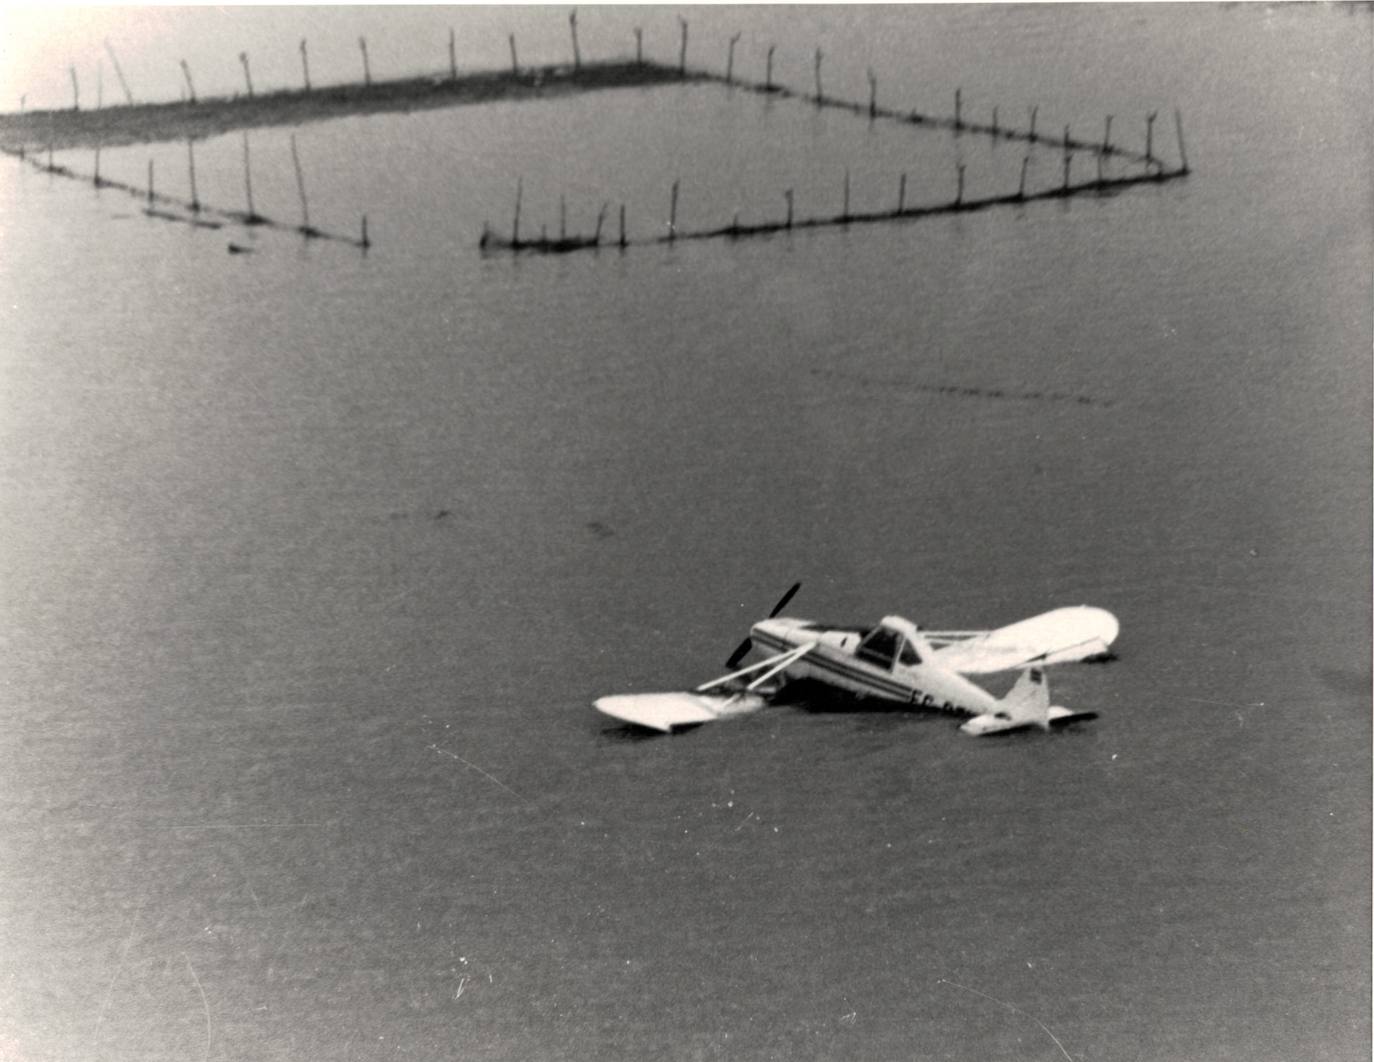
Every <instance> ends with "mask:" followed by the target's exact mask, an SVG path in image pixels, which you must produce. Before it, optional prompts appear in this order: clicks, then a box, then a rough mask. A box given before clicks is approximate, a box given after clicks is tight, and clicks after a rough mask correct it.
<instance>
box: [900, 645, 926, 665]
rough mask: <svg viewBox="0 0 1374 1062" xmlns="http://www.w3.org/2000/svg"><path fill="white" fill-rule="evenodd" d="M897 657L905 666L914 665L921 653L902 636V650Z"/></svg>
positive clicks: (917, 662) (918, 661)
mask: <svg viewBox="0 0 1374 1062" xmlns="http://www.w3.org/2000/svg"><path fill="white" fill-rule="evenodd" d="M897 659H898V660H900V661H901V662H902V663H903V664H905V665H906V666H907V667H915V666H916V665H917V664H919V663H920V662H921V654H920V653H918V652H916V647H915V646H913V645H912V644H911V643H910V642H909V641H907V640H906V639H905V638H903V639H902V651H901V652H900V653H899V654H898V655H897Z"/></svg>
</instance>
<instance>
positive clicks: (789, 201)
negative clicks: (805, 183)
mask: <svg viewBox="0 0 1374 1062" xmlns="http://www.w3.org/2000/svg"><path fill="white" fill-rule="evenodd" d="M782 194H783V195H785V196H786V197H787V228H789V229H790V228H791V227H792V189H790V188H789V189H787V191H785V192H783V193H782Z"/></svg>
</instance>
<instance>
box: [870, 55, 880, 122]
mask: <svg viewBox="0 0 1374 1062" xmlns="http://www.w3.org/2000/svg"><path fill="white" fill-rule="evenodd" d="M876 117H878V75H877V74H875V73H874V72H873V68H872V67H871V66H870V67H869V68H868V120H869V121H870V122H871V121H873V119H874V118H876Z"/></svg>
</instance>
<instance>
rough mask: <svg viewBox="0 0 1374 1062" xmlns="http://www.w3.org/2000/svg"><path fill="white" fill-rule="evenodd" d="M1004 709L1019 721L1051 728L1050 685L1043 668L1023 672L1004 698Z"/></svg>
mask: <svg viewBox="0 0 1374 1062" xmlns="http://www.w3.org/2000/svg"><path fill="white" fill-rule="evenodd" d="M1002 710H1003V711H1005V712H1006V713H1007V714H1008V715H1009V716H1011V718H1012V719H1013V720H1015V721H1016V722H1018V723H1022V724H1025V723H1029V724H1032V725H1034V726H1038V727H1041V728H1042V729H1045V730H1048V729H1049V728H1050V687H1049V683H1047V682H1046V681H1045V671H1044V669H1043V668H1038V667H1030V668H1027V669H1026V670H1025V671H1023V672H1021V677H1020V678H1019V679H1017V680H1016V685H1015V686H1013V687H1012V688H1011V689H1010V690H1008V691H1007V695H1006V696H1005V697H1003V698H1002Z"/></svg>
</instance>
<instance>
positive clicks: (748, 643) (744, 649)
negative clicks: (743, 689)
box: [725, 638, 754, 671]
mask: <svg viewBox="0 0 1374 1062" xmlns="http://www.w3.org/2000/svg"><path fill="white" fill-rule="evenodd" d="M752 648H754V640H753V639H752V638H746V639H744V641H742V642H740V643H739V645H738V646H737V647H736V648H735V651H734V652H733V653H731V654H730V659H729V660H727V661H725V669H726V670H727V671H734V670H735V668H737V667H739V662H740V661H741V660H743V659H744V658H745V657H746V656H748V655H749V650H750V649H752Z"/></svg>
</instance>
